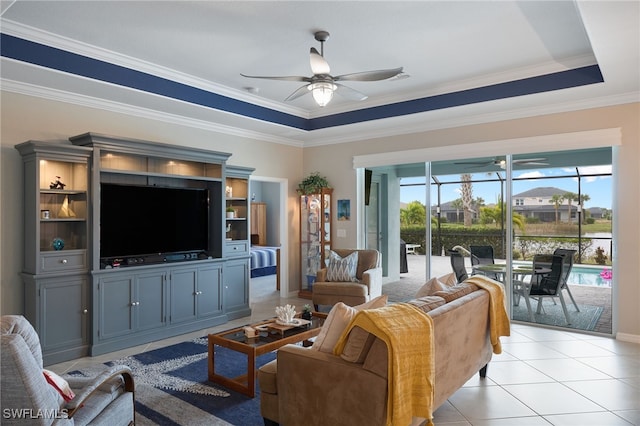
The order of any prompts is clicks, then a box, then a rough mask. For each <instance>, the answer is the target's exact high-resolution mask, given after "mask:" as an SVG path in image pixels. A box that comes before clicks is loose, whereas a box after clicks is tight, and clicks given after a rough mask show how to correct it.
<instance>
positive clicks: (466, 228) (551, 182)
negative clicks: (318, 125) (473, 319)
mask: <svg viewBox="0 0 640 426" xmlns="http://www.w3.org/2000/svg"><path fill="white" fill-rule="evenodd" d="M372 172H373V181H374V183H377V185H375V186H374V187H375V188H376V190H377V191H378V192H380V194H379V197H380V200H386V202H389V203H392V202H393V201H394V200H396V199H397V200H398V207H397V208H398V210H399V214H398V216H397V218H393V217H392V214H391V213H388V214H387V216H388V217H387V219H388V221H389V222H391V221H393V220H398V221H399V222H400V223H399V224H398V226H397V227H396V226H394V225H393V224H388V225H386V226H385V225H384V224H382V225H380V226H379V227H378V229H376V230H374V231H373V230H371V229H370V228H371V227H372V226H377V225H374V224H373V222H374V221H372V220H368V221H367V223H368V225H367V226H368V232H367V235H368V241H367V245H368V246H370V247H371V246H374V245H375V244H372V242H371V241H369V240H371V239H376V238H379V239H381V240H382V239H390V240H393V239H394V238H395V237H396V236H395V235H393V234H394V233H396V230H397V234H398V241H399V242H400V241H402V242H404V243H405V245H406V244H409V245H411V247H412V251H413V250H416V245H419V247H418V248H417V250H416V253H417V254H416V255H409V256H420V259H423V262H424V264H423V265H422V268H420V267H416V260H417V259H415V258H410V260H411V262H412V264H413V267H412V268H411V269H409V270H408V272H405V273H401V274H400V275H401V278H403V277H406V276H407V274H409V275H412V274H418V276H424V279H425V280H426V279H428V278H430V277H432V276H434V275H435V273H439V272H440V271H442V265H443V262H444V264H445V265H446V264H447V262H448V251H449V250H451V249H452V248H454V247H455V248H458V249H460V250H462V251H463V252H464V254H465V257H466V262H467V265H466V266H467V268H468V271H469V273H470V274H471V273H476V272H477V271H475V270H474V268H473V265H472V264H471V263H472V262H471V257H470V256H468V254H469V253H468V252H469V249H470V246H472V245H476V246H477V245H489V246H491V247H492V249H493V252H494V259H493V262H495V264H497V265H499V266H496V268H502V269H503V270H502V271H501V276H502V277H503V281H504V283H505V289H506V291H507V292H508V293H509V295H510V297H511V296H512V294H511V293H512V291H513V288H514V287H513V281H514V279H516V278H517V276H516V275H514V273H513V270H514V269H516V268H520V267H522V266H523V265H527V264H529V265H531V264H532V260H533V257H534V256H535V255H539V254H552V253H553V252H554V251H555V250H556V249H568V250H575V254H574V255H573V260H574V262H573V264H572V266H571V270H572V271H573V273H572V274H571V275H570V278H569V280H570V281H571V282H569V283H568V285H569V289H573V288H574V287H576V286H580V287H576V289H575V290H573V291H572V293H571V296H572V297H573V296H574V294H573V293H576V294H578V293H579V294H581V300H580V302H579V303H578V302H576V303H572V302H571V298H570V297H569V295H568V294H567V290H564V291H562V293H563V295H564V299H565V302H566V303H567V311H568V312H569V314H568V316H565V315H563V312H560V311H558V309H557V306H559V305H560V303H557V302H556V304H555V305H553V306H547V305H546V304H543V305H542V307H541V309H540V313H538V312H537V311H536V312H535V313H534V314H533V317H531V316H530V315H528V314H529V312H526V313H525V315H524V316H523V315H522V313H521V312H520V311H521V308H520V307H519V306H518V305H512V306H511V315H512V316H513V319H514V320H522V321H526V322H535V323H541V324H544V323H545V322H546V321H547V320H548V318H547V317H549V316H555V317H557V318H554V319H553V321H552V323H551V324H546V325H552V326H560V327H563V326H568V327H570V328H578V329H584V330H585V331H593V332H604V333H611V324H610V318H611V292H612V287H613V283H614V281H615V280H614V279H613V276H614V273H613V270H612V252H613V247H614V244H613V242H614V235H613V230H612V229H613V227H612V219H611V217H612V215H611V207H612V205H613V204H612V201H613V200H612V197H613V195H612V177H613V170H612V148H610V147H607V148H592V149H585V150H571V151H558V152H537V153H528V154H519V155H513V156H510V155H504V156H491V157H482V158H471V159H459V160H447V161H434V162H431V163H428V162H427V163H415V164H403V165H398V166H387V167H380V168H373V169H372ZM427 182H428V183H429V184H428V185H427ZM396 185H397V191H398V194H393V192H394V190H395V188H396ZM381 191H383V192H384V191H386V198H384V197H385V194H383V193H382V192H381ZM503 200H504V201H503ZM384 202H385V201H383V203H384ZM415 202H418V203H420V204H422V206H423V207H424V222H423V223H422V224H419V223H402V222H403V221H404V219H405V218H406V217H405V216H406V215H404V213H405V212H403V209H406V208H407V206H410V207H411V208H415V207H416V206H415ZM374 204H375V203H374ZM378 204H379V203H378ZM411 205H412V206H411ZM427 206H428V207H427ZM381 207H383V206H379V205H378V206H376V205H373V206H372V205H369V206H368V207H367V212H368V213H367V217H369V215H372V214H373V210H374V209H376V210H377V211H376V213H375V217H377V218H379V219H383V218H385V214H384V212H391V211H392V207H391V206H389V209H384V208H383V209H382V210H381V209H380V208H381ZM381 212H382V213H381ZM507 218H511V220H507ZM378 222H380V220H378ZM420 225H422V226H420ZM382 246H384V245H382ZM403 255H404V256H406V252H405V253H400V260H398V262H400V263H401V262H402V256H403ZM393 263H394V259H393V258H389V259H388V264H387V265H386V266H387V269H388V271H387V272H393V271H394V269H395V265H393ZM436 265H437V266H436ZM529 279H530V277H529ZM418 281H419V279H418ZM512 299H513V298H512ZM592 302H593V303H592ZM534 303H535V301H534ZM545 303H546V302H545ZM596 305H597V306H596ZM581 307H584V308H583V309H580V308H581ZM572 309H573V310H574V311H575V313H572ZM547 311H549V315H547V313H546V312H547ZM587 314H588V318H586V319H585V318H583V317H584V316H585V315H587ZM578 317H580V318H578ZM607 317H608V318H609V321H608V326H607V325H606V324H605V326H604V328H603V327H602V324H600V326H599V327H596V325H597V324H598V322H600V323H602V322H603V321H602V320H601V319H606V318H607ZM572 323H573V324H572Z"/></svg>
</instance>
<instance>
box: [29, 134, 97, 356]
mask: <svg viewBox="0 0 640 426" xmlns="http://www.w3.org/2000/svg"><path fill="white" fill-rule="evenodd" d="M16 148H17V149H18V151H19V152H20V154H21V155H22V159H23V163H24V188H25V191H24V206H25V209H24V234H25V239H24V264H23V268H22V278H23V283H24V294H25V298H24V300H25V316H26V317H27V319H28V320H29V321H30V322H31V324H32V325H33V326H34V328H35V329H36V330H37V331H38V335H39V336H40V343H41V345H42V350H43V358H44V363H45V365H48V364H54V363H57V362H61V361H65V360H67V359H71V358H78V357H82V356H85V355H87V354H88V347H89V327H90V299H89V287H88V285H89V284H88V277H89V275H88V272H89V261H88V259H89V247H90V240H91V238H90V237H89V232H88V229H89V218H90V216H91V215H90V214H89V203H88V202H87V194H88V188H89V172H88V161H89V157H90V155H91V149H90V148H85V147H77V146H69V145H64V146H63V145H58V144H51V143H44V142H37V141H29V142H25V143H22V144H19V145H17V146H16Z"/></svg>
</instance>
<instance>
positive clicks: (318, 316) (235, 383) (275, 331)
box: [208, 312, 327, 398]
mask: <svg viewBox="0 0 640 426" xmlns="http://www.w3.org/2000/svg"><path fill="white" fill-rule="evenodd" d="M326 317H327V314H324V313H320V312H314V313H313V317H312V319H311V323H310V324H307V325H304V326H301V327H291V328H287V327H284V329H283V327H274V328H272V329H267V330H265V331H260V333H259V335H258V336H257V337H251V338H249V337H246V336H245V334H244V329H243V327H237V328H233V329H231V330H227V331H223V332H220V333H215V334H209V335H208V341H209V375H208V376H209V380H210V381H212V382H214V383H218V384H221V385H223V386H225V387H227V388H229V389H232V390H234V391H237V392H240V393H243V394H245V395H247V396H249V397H251V398H253V397H255V394H256V377H257V370H256V357H257V356H259V355H263V354H266V353H269V352H271V351H274V350H276V349H278V348H280V347H282V346H284V345H287V344H289V343H298V342H304V341H305V340H308V339H310V338H312V337H315V336H317V335H318V334H319V333H320V327H322V324H323V323H324V320H325V318H326ZM274 322H275V318H273V319H270V320H265V321H261V322H258V323H255V324H250V327H254V328H255V327H256V326H265V325H267V324H273V323H274ZM216 345H217V346H222V347H225V348H229V349H232V350H234V351H236V352H240V353H243V354H245V355H247V374H243V375H241V376H238V377H234V378H230V377H226V376H222V375H220V374H217V373H216V360H215V346H216Z"/></svg>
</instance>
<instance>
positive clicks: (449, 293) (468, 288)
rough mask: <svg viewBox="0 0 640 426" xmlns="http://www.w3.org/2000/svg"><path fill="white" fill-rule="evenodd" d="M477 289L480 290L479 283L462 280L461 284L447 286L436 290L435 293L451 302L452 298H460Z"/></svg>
mask: <svg viewBox="0 0 640 426" xmlns="http://www.w3.org/2000/svg"><path fill="white" fill-rule="evenodd" d="M476 290H478V286H477V285H475V284H467V283H464V282H461V283H460V284H456V285H454V286H451V287H447V288H446V289H444V290H440V291H436V292H435V293H433V295H434V296H440V297H442V298H443V299H444V300H445V302H447V303H449V302H451V301H452V300H455V299H458V298H460V297H462V296H465V295H467V294H469V293H473V292H474V291H476Z"/></svg>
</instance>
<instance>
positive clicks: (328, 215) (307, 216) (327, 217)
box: [299, 188, 333, 298]
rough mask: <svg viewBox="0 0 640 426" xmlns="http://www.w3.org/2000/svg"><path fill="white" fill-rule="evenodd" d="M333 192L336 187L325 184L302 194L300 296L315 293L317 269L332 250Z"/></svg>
mask: <svg viewBox="0 0 640 426" xmlns="http://www.w3.org/2000/svg"><path fill="white" fill-rule="evenodd" d="M332 193H333V189H331V188H322V189H321V190H320V191H318V193H316V194H306V195H301V196H300V260H301V262H302V265H301V271H302V277H301V278H302V285H301V287H300V288H301V290H300V293H299V295H300V297H305V298H310V297H311V294H312V292H313V283H314V282H315V280H316V273H317V272H318V270H319V269H321V268H323V267H324V266H325V260H326V259H327V257H328V255H329V252H330V250H331V219H332V210H331V195H332Z"/></svg>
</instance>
